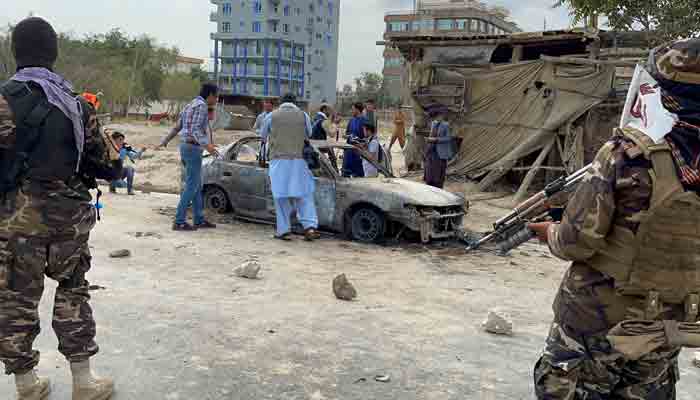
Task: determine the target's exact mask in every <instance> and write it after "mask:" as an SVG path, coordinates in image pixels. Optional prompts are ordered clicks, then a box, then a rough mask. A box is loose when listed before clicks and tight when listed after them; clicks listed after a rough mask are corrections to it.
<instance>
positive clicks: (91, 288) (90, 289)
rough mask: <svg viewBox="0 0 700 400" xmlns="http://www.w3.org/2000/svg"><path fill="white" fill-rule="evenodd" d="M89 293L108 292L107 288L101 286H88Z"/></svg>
mask: <svg viewBox="0 0 700 400" xmlns="http://www.w3.org/2000/svg"><path fill="white" fill-rule="evenodd" d="M88 290H89V291H95V290H107V288H106V287H104V286H100V285H90V286H88Z"/></svg>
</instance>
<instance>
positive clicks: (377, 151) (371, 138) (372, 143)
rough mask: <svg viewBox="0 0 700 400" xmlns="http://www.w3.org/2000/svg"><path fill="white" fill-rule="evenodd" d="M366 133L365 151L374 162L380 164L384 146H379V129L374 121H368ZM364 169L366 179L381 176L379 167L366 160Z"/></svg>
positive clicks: (363, 165) (363, 162)
mask: <svg viewBox="0 0 700 400" xmlns="http://www.w3.org/2000/svg"><path fill="white" fill-rule="evenodd" d="M364 131H365V139H366V140H367V144H366V148H365V150H366V151H367V152H368V153H369V155H370V157H371V158H372V161H374V162H376V163H378V164H379V163H381V156H382V145H381V144H379V138H378V137H377V127H376V126H375V125H374V124H373V123H372V121H366V122H365V124H364ZM362 168H363V169H364V171H365V178H376V177H377V176H379V171H378V170H377V167H375V166H374V165H372V163H370V162H369V161H367V160H365V159H363V160H362Z"/></svg>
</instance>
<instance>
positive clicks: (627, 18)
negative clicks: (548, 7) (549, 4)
mask: <svg viewBox="0 0 700 400" xmlns="http://www.w3.org/2000/svg"><path fill="white" fill-rule="evenodd" d="M554 6H555V7H562V6H568V7H570V8H571V10H572V12H571V14H572V16H573V17H574V22H577V23H578V22H581V21H583V20H584V19H586V18H588V17H590V16H593V15H604V16H605V17H607V19H608V25H609V26H610V27H611V28H612V29H613V30H616V31H643V32H646V34H647V41H648V42H649V45H650V46H653V45H656V44H658V43H661V42H664V41H669V40H675V39H679V38H685V37H696V36H697V35H698V33H700V8H699V7H698V4H697V1H696V0H557V1H556V2H555V4H554Z"/></svg>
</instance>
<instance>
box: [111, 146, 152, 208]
mask: <svg viewBox="0 0 700 400" xmlns="http://www.w3.org/2000/svg"><path fill="white" fill-rule="evenodd" d="M112 143H113V144H114V147H115V149H116V150H117V151H118V152H119V159H120V160H121V161H122V162H123V163H124V168H123V169H122V173H121V175H120V176H119V179H117V180H114V181H112V182H110V183H109V192H110V193H117V187H124V186H123V185H124V179H126V192H127V193H128V194H129V196H133V195H134V175H135V174H136V172H135V170H134V167H132V166H131V165H126V159H127V158H128V159H129V161H131V163H132V164H133V163H135V162H136V160H140V159H141V156H142V155H143V153H145V152H146V148H145V147H144V148H142V149H141V151H136V150H134V149H133V148H132V147H131V146H129V145H128V144H127V143H126V136H125V135H124V134H123V133H121V132H114V133H112Z"/></svg>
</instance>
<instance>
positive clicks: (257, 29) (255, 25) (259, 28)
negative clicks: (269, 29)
mask: <svg viewBox="0 0 700 400" xmlns="http://www.w3.org/2000/svg"><path fill="white" fill-rule="evenodd" d="M253 32H256V33H260V32H262V24H261V23H260V22H258V21H255V22H253Z"/></svg>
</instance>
